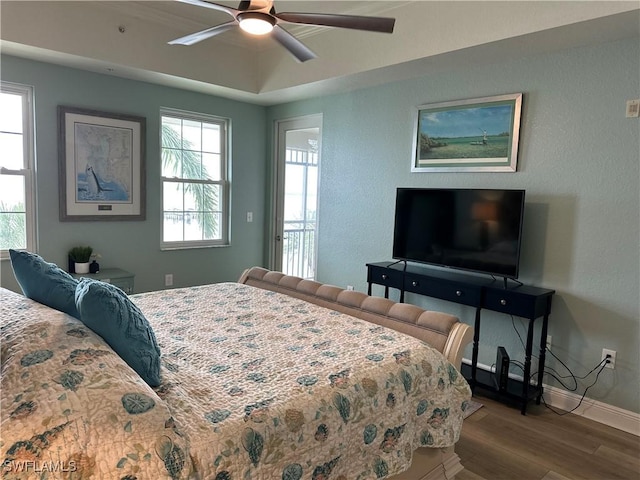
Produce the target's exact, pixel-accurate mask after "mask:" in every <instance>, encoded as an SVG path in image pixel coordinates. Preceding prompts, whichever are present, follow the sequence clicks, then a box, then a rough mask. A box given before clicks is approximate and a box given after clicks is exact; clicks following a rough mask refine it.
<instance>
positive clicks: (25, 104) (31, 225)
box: [0, 80, 37, 260]
mask: <svg viewBox="0 0 640 480" xmlns="http://www.w3.org/2000/svg"><path fill="white" fill-rule="evenodd" d="M0 92H2V93H9V94H13V95H19V96H20V97H21V98H22V112H23V117H22V143H23V145H22V151H23V163H22V168H21V169H18V170H11V169H7V168H4V167H0V173H1V174H2V175H15V176H23V177H24V196H25V198H24V204H25V225H26V246H25V248H23V249H20V250H27V251H29V252H36V251H37V208H36V205H37V203H36V153H35V151H36V150H35V103H34V88H33V86H31V85H23V84H19V83H12V82H7V81H4V80H2V81H0ZM9 258H10V256H9V250H8V249H0V260H7V259H9Z"/></svg>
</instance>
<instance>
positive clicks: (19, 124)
mask: <svg viewBox="0 0 640 480" xmlns="http://www.w3.org/2000/svg"><path fill="white" fill-rule="evenodd" d="M33 124H34V119H33V89H32V87H29V86H26V85H17V84H13V83H7V82H1V83H0V151H1V152H2V155H0V258H8V257H9V249H10V248H12V249H16V250H18V249H24V250H30V251H35V198H34V197H35V189H34V175H35V168H34V167H35V160H34V147H33V143H34V134H33V132H34V128H33Z"/></svg>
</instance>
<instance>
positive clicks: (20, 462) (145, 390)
mask: <svg viewBox="0 0 640 480" xmlns="http://www.w3.org/2000/svg"><path fill="white" fill-rule="evenodd" d="M0 319H1V322H2V323H1V337H0V357H1V360H2V380H1V382H2V383H1V386H0V389H1V395H2V396H1V402H2V403H1V405H2V408H1V409H0V411H1V422H2V423H1V424H0V462H2V463H1V464H0V477H2V478H6V479H41V480H44V479H46V480H54V479H55V480H58V479H65V480H66V479H69V480H71V479H73V480H83V479H119V480H135V479H138V480H142V479H143V478H144V479H173V478H186V475H187V474H188V472H191V471H192V468H191V461H190V459H189V457H188V448H187V441H186V439H185V438H184V437H183V435H182V433H181V432H180V431H179V429H178V428H177V426H176V424H175V422H174V420H173V419H172V417H171V412H170V410H169V408H168V407H167V405H166V404H165V403H164V402H163V401H162V400H161V399H160V398H159V397H158V395H157V394H156V393H155V392H154V391H153V390H152V389H151V388H150V387H149V386H147V384H146V383H144V381H143V380H142V379H141V378H140V377H139V376H138V375H137V374H136V373H135V372H134V371H133V370H132V369H131V368H130V367H129V366H128V365H127V364H126V363H125V362H124V361H123V360H122V359H120V357H118V356H117V355H116V354H115V353H114V352H113V350H111V348H109V346H108V345H107V344H106V343H105V342H104V341H103V340H102V338H100V337H99V336H97V335H96V334H94V333H93V332H92V331H91V330H89V329H88V328H87V327H85V326H84V325H83V324H82V322H80V320H77V319H75V318H73V317H71V316H69V315H66V314H64V313H62V312H59V311H57V310H53V309H51V308H49V307H46V306H44V305H41V304H39V303H37V302H35V301H33V300H29V299H27V298H26V297H23V296H22V295H18V294H16V293H13V292H10V291H8V290H5V289H0Z"/></svg>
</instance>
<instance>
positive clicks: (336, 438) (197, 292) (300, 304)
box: [0, 267, 471, 480]
mask: <svg viewBox="0 0 640 480" xmlns="http://www.w3.org/2000/svg"><path fill="white" fill-rule="evenodd" d="M14 269H15V268H14ZM57 275H62V274H61V273H60V272H57ZM16 276H17V277H18V275H16ZM67 280H68V279H66V278H65V281H67ZM19 281H20V280H19ZM91 282H93V281H91ZM91 282H85V284H84V287H87V286H88V285H91V286H93V287H96V286H97V287H99V288H101V289H102V288H104V289H106V290H109V288H112V290H109V293H110V294H113V295H115V298H117V302H118V303H113V304H112V306H111V307H109V308H106V310H107V311H108V315H106V316H103V317H101V322H102V323H103V324H104V323H105V319H107V321H106V323H109V322H108V320H109V318H111V317H113V316H114V315H119V314H120V313H119V311H118V312H116V313H114V310H113V305H116V307H117V309H123V308H128V309H130V312H133V313H135V312H138V313H139V314H141V316H143V317H144V319H145V320H146V321H148V325H149V330H148V332H147V335H150V338H152V340H153V342H154V345H157V349H158V353H160V362H159V366H158V368H159V372H160V379H159V380H158V381H157V383H156V382H154V381H153V379H151V380H149V379H148V378H146V377H145V376H144V375H143V374H142V373H139V372H137V370H136V369H135V368H132V367H131V366H130V365H132V364H135V362H136V359H137V360H138V361H142V362H143V363H144V365H145V367H148V366H150V365H151V366H153V361H152V360H149V359H147V358H146V357H145V353H140V352H142V351H140V350H138V351H136V359H133V360H132V359H129V358H127V357H126V352H125V353H123V352H122V351H121V350H120V348H121V347H122V345H118V344H116V343H114V342H111V341H108V340H105V338H107V339H109V338H110V337H109V336H108V334H106V333H105V334H104V338H103V337H101V336H100V335H98V334H96V333H95V331H94V330H93V329H92V328H89V327H88V326H87V323H89V324H90V322H87V318H85V317H88V316H89V313H91V311H90V308H93V309H94V310H95V309H96V308H98V306H99V305H100V302H99V301H96V300H95V299H94V298H92V299H91V302H85V303H87V305H83V304H82V294H80V297H79V296H78V289H80V288H81V287H82V286H83V282H82V281H81V282H80V283H79V284H78V285H77V286H76V294H75V300H76V301H77V300H78V299H79V298H80V302H78V303H77V306H78V316H79V317H82V320H83V321H84V323H83V321H81V320H79V319H78V318H75V317H74V316H73V315H72V314H75V312H74V311H71V313H72V314H70V313H69V312H67V313H65V312H64V311H60V310H59V309H54V308H51V307H50V306H46V305H44V304H42V303H40V302H36V301H34V300H32V299H30V298H27V297H26V296H23V295H19V294H16V293H14V292H10V291H8V290H6V289H0V313H1V315H2V341H1V344H0V348H1V358H2V392H1V394H2V424H1V432H2V438H1V439H0V455H1V456H2V462H3V463H2V468H3V476H4V478H19V479H23V478H69V479H71V478H73V479H89V478H96V479H103V478H113V479H119V480H142V479H165V478H168V479H187V478H194V479H213V480H236V479H238V480H240V479H265V480H267V479H284V480H298V479H314V480H321V479H326V480H330V479H336V480H346V479H349V480H351V479H354V480H355V479H363V480H364V479H375V478H392V479H396V480H402V479H406V480H409V479H435V478H453V477H454V476H455V474H456V473H457V472H458V471H460V470H461V469H462V467H461V465H460V462H459V458H458V457H457V455H456V454H455V452H454V449H453V446H454V444H455V442H456V441H457V440H458V438H459V435H460V430H461V426H462V419H463V414H464V410H465V408H466V406H467V404H468V401H469V398H470V391H469V387H468V385H467V383H466V382H465V381H464V379H463V378H462V376H461V375H460V374H459V372H458V367H459V366H460V356H461V353H462V350H463V349H464V346H465V345H466V344H467V343H468V342H469V341H470V337H471V329H470V328H469V327H468V326H466V325H464V324H462V323H461V322H459V321H458V320H457V319H456V318H455V317H452V316H450V315H446V314H443V313H437V312H427V311H424V310H421V309H419V308H418V307H415V306H411V305H407V304H397V303H394V302H392V301H390V300H387V299H383V298H377V297H369V296H367V295H364V294H362V293H359V292H353V291H344V290H342V289H340V288H338V287H335V286H331V285H323V284H320V283H318V282H312V281H309V280H302V279H300V278H297V277H290V276H286V275H283V274H282V273H279V272H271V271H268V270H265V269H262V268H257V267H256V268H252V269H249V270H247V271H246V272H244V273H243V274H242V276H241V277H240V279H239V281H238V282H228V283H220V284H215V285H205V286H198V287H190V288H178V289H173V290H163V291H158V292H149V293H143V294H137V295H133V296H131V297H126V295H124V294H122V295H120V292H119V291H116V290H117V289H116V288H115V287H107V286H105V285H96V284H97V283H100V282H95V284H94V283H91ZM70 285H71V287H73V286H74V284H73V283H71V284H70ZM21 286H23V285H22V283H21ZM65 288H66V287H65ZM23 290H24V287H23ZM47 291H48V292H51V291H52V289H51V288H48V289H47ZM25 293H26V292H25ZM67 294H68V292H67ZM31 296H33V295H31ZM59 297H60V294H58V295H56V298H59ZM124 305H126V307H125V306H124ZM56 306H57V307H60V305H56ZM136 321H137V320H136ZM125 323H126V322H125ZM94 329H95V330H99V329H100V326H97V327H94ZM129 333H130V332H129ZM112 343H113V345H112ZM125 343H126V347H127V348H129V347H130V345H129V344H130V343H131V341H130V340H127V342H125ZM427 343H428V344H429V345H431V346H428V345H427ZM154 349H155V346H154ZM154 349H152V350H154ZM152 353H153V351H152ZM152 356H153V355H152ZM124 358H127V360H128V362H129V363H127V361H125V360H124ZM136 367H137V366H136ZM143 377H144V379H143ZM150 384H152V385H153V386H151V385H150ZM47 475H48V476H47ZM56 475H57V476H56Z"/></svg>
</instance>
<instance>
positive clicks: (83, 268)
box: [75, 262, 89, 273]
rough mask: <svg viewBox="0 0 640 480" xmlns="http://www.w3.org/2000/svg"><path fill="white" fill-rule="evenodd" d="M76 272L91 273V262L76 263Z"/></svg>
mask: <svg viewBox="0 0 640 480" xmlns="http://www.w3.org/2000/svg"><path fill="white" fill-rule="evenodd" d="M75 270H76V273H89V262H86V263H78V262H76V263H75Z"/></svg>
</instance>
